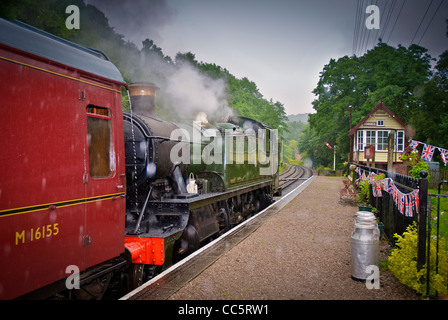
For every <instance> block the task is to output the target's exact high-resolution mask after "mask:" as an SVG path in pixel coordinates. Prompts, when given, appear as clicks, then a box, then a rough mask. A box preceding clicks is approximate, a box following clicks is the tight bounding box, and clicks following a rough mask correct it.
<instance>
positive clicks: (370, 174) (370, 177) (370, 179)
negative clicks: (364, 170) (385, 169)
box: [369, 172, 376, 184]
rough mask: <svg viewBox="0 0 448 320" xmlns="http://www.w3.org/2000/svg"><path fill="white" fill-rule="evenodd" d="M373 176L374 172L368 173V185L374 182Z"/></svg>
mask: <svg viewBox="0 0 448 320" xmlns="http://www.w3.org/2000/svg"><path fill="white" fill-rule="evenodd" d="M374 176H376V174H375V172H370V173H369V184H372V183H373V181H375V179H374V178H373V177H374Z"/></svg>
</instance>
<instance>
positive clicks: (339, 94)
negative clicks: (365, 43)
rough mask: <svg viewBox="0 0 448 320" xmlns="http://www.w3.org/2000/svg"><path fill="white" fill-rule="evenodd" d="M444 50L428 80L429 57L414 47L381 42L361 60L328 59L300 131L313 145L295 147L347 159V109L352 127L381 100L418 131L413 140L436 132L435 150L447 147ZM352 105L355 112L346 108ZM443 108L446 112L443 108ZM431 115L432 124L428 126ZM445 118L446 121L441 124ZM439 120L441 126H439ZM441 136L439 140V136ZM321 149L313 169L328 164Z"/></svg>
mask: <svg viewBox="0 0 448 320" xmlns="http://www.w3.org/2000/svg"><path fill="white" fill-rule="evenodd" d="M447 59H448V51H447V52H445V53H444V54H442V55H441V56H440V60H439V63H438V64H437V66H436V67H437V70H438V71H437V73H436V74H435V75H434V77H433V78H431V76H432V75H433V74H432V71H431V64H430V62H431V56H430V55H429V54H427V50H426V49H425V48H423V47H421V46H418V45H415V44H413V45H411V46H409V47H408V48H405V47H403V46H401V45H399V46H398V47H397V48H395V47H392V46H389V45H387V44H385V43H381V42H380V43H379V44H378V45H377V46H376V47H375V48H374V49H372V50H370V51H368V52H367V53H366V54H365V55H363V56H361V57H357V56H351V57H349V56H344V57H341V58H339V59H331V60H330V62H329V63H328V64H327V65H325V66H324V68H323V70H322V71H321V73H320V78H319V82H318V83H317V86H316V88H315V89H314V91H313V93H314V94H315V95H316V100H314V101H313V107H314V109H315V110H316V113H315V114H311V115H310V120H309V123H310V129H309V130H306V131H305V130H304V131H303V133H304V135H303V137H302V138H303V139H306V140H309V141H313V144H311V143H306V142H304V143H299V146H300V147H301V148H300V151H301V152H307V153H309V154H310V155H311V154H315V153H316V151H313V148H315V147H318V146H321V145H324V143H325V141H327V142H328V143H330V145H337V151H336V155H337V160H336V161H337V162H343V161H344V160H346V157H347V154H348V153H349V151H350V150H349V145H350V143H349V136H348V134H347V133H348V131H349V129H350V123H349V118H350V110H351V115H352V127H353V126H354V125H356V124H357V123H358V122H359V121H361V120H362V119H363V118H364V117H365V116H366V115H367V114H368V113H369V112H370V111H371V110H372V109H373V108H374V107H375V106H376V105H377V104H378V103H379V102H380V100H381V99H382V100H383V103H384V104H385V105H386V106H387V107H389V109H391V111H392V112H394V113H395V114H396V115H397V116H398V117H399V118H400V119H401V120H403V121H404V122H405V123H407V124H408V125H410V126H411V127H413V128H414V129H415V130H416V135H415V139H419V140H420V141H427V140H425V137H426V136H428V137H429V136H430V137H431V138H433V139H436V138H435V134H431V135H430V133H429V131H431V130H433V127H437V129H436V132H438V135H437V137H438V139H439V140H437V141H441V143H440V144H439V145H442V146H443V145H445V144H448V141H446V142H443V143H442V140H443V141H445V140H446V139H448V138H447V137H448V134H446V133H448V132H445V131H444V130H445V129H446V130H448V116H445V115H446V112H443V110H446V109H447V103H448V99H447V92H448V90H447V87H446V86H447V83H448V81H446V79H447V75H448V67H447V65H448V63H447V62H446V60H447ZM349 106H353V108H349ZM444 108H445V109H444ZM427 112H432V114H431V117H432V118H434V117H435V118H440V119H439V120H436V119H434V121H431V122H430V123H431V125H428V117H427V116H429V114H427ZM445 117H446V119H445ZM440 120H441V121H440ZM442 134H443V135H442ZM433 144H435V143H433ZM329 151H331V150H325V149H322V150H321V152H319V153H320V154H319V155H318V156H317V157H313V160H314V163H315V165H319V164H324V165H330V164H331V163H332V161H333V152H329Z"/></svg>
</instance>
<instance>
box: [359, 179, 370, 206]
mask: <svg viewBox="0 0 448 320" xmlns="http://www.w3.org/2000/svg"><path fill="white" fill-rule="evenodd" d="M369 200H370V190H369V181H368V180H367V179H366V180H364V181H362V182H361V184H360V185H359V188H358V209H359V211H372V206H371V205H370V204H369Z"/></svg>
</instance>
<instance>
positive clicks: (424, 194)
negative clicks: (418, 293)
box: [417, 170, 428, 271]
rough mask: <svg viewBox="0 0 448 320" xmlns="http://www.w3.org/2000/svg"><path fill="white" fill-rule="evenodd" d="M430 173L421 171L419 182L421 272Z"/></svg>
mask: <svg viewBox="0 0 448 320" xmlns="http://www.w3.org/2000/svg"><path fill="white" fill-rule="evenodd" d="M427 176H428V172H426V171H425V170H422V171H420V180H419V189H420V191H419V201H420V207H419V215H418V249H417V270H418V271H420V270H421V269H422V268H423V265H424V264H425V261H426V250H425V248H426V237H427V234H426V220H427V215H426V211H427V208H428V179H426V177H427Z"/></svg>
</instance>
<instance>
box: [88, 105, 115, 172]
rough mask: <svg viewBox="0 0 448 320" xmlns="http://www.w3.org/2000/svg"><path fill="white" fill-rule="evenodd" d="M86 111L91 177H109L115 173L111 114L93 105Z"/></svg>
mask: <svg viewBox="0 0 448 320" xmlns="http://www.w3.org/2000/svg"><path fill="white" fill-rule="evenodd" d="M86 111H87V139H88V144H89V172H90V176H91V177H92V178H101V177H108V176H110V175H111V174H112V172H113V171H114V157H113V148H112V123H111V113H110V110H109V109H107V108H102V107H97V106H93V105H89V106H87V108H86Z"/></svg>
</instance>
